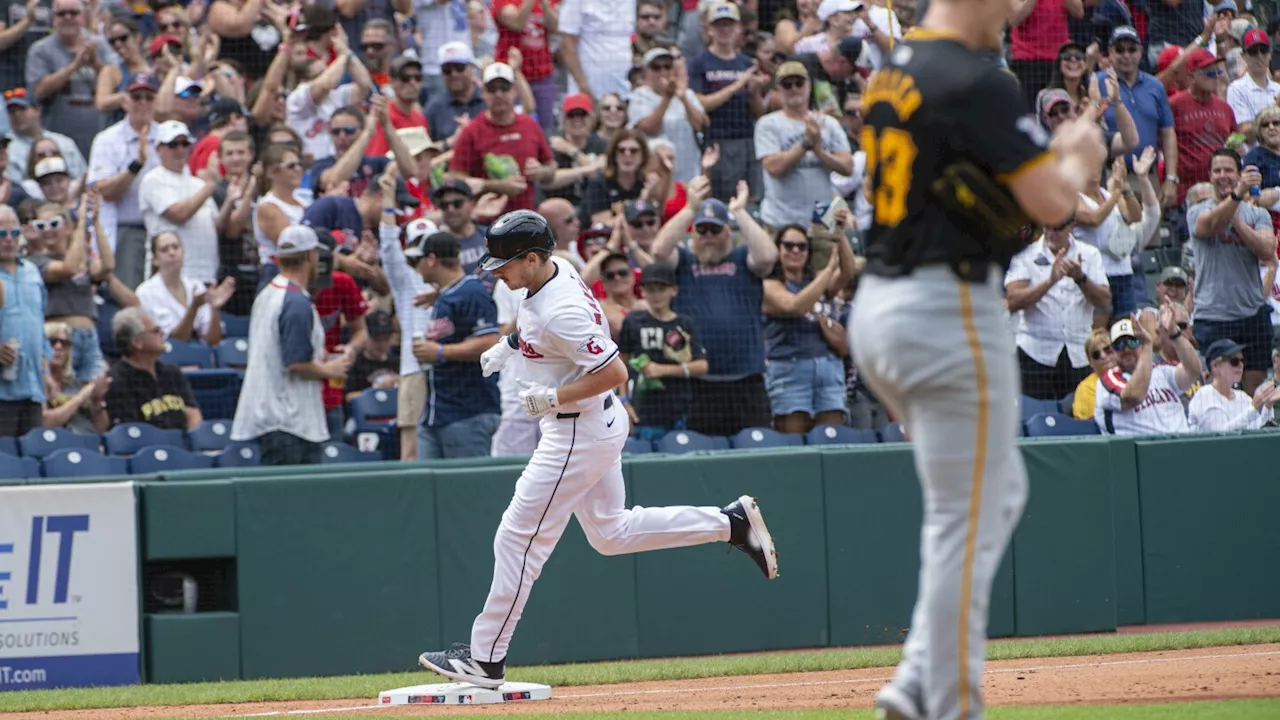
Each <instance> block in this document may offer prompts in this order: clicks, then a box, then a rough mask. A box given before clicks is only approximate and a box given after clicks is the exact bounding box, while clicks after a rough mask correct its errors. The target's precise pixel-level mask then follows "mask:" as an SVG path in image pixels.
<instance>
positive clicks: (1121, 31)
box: [1111, 25, 1142, 45]
mask: <svg viewBox="0 0 1280 720" xmlns="http://www.w3.org/2000/svg"><path fill="white" fill-rule="evenodd" d="M1121 40H1130V41H1132V42H1135V43H1138V44H1139V45H1141V44H1142V38H1140V37H1138V31H1137V30H1134V29H1133V28H1131V27H1129V26H1128V25H1120V26H1119V27H1117V28H1116V29H1115V30H1112V31H1111V44H1112V45H1115V44H1116V43H1118V42H1120V41H1121Z"/></svg>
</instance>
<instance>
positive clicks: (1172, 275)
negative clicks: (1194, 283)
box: [1156, 265, 1188, 285]
mask: <svg viewBox="0 0 1280 720" xmlns="http://www.w3.org/2000/svg"><path fill="white" fill-rule="evenodd" d="M1187 280H1188V278H1187V271H1186V270H1183V269H1182V268H1180V267H1178V266H1177V265H1170V266H1169V267H1167V268H1165V269H1164V270H1161V271H1160V278H1159V279H1158V280H1156V284H1158V285H1163V284H1165V283H1168V282H1180V283H1182V284H1183V285H1186V284H1187Z"/></svg>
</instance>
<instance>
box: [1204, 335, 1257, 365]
mask: <svg viewBox="0 0 1280 720" xmlns="http://www.w3.org/2000/svg"><path fill="white" fill-rule="evenodd" d="M1247 347H1249V346H1248V345H1241V344H1240V343H1238V342H1236V341H1235V340H1230V339H1228V338H1221V339H1218V340H1214V341H1213V342H1212V343H1209V349H1207V350H1205V351H1204V359H1205V360H1208V361H1209V362H1213V361H1214V360H1217V359H1218V358H1220V357H1226V356H1228V355H1234V354H1236V353H1238V352H1240V351H1241V350H1244V349H1245V348H1247Z"/></svg>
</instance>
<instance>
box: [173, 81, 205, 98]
mask: <svg viewBox="0 0 1280 720" xmlns="http://www.w3.org/2000/svg"><path fill="white" fill-rule="evenodd" d="M203 90H204V86H203V85H201V84H200V83H199V82H198V81H196V80H192V79H191V78H189V77H179V78H178V79H177V80H176V81H174V83H173V94H174V95H176V96H178V97H191V96H193V95H199V94H200V93H201V92H202V91H203Z"/></svg>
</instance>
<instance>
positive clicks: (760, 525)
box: [720, 495, 778, 580]
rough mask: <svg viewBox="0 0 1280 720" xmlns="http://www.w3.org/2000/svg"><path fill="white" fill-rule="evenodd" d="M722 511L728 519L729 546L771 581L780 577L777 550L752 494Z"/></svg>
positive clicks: (739, 499)
mask: <svg viewBox="0 0 1280 720" xmlns="http://www.w3.org/2000/svg"><path fill="white" fill-rule="evenodd" d="M720 512H722V513H724V514H725V515H728V516H729V544H730V545H732V546H734V547H736V548H738V549H739V550H741V551H742V552H744V553H746V554H747V556H748V557H750V558H751V559H752V560H754V561H755V563H756V565H757V566H758V567H759V568H760V572H762V573H764V576H765V577H766V578H769V579H770V580H772V579H774V578H776V577H778V550H777V548H775V547H774V546H773V536H772V535H770V534H769V528H767V527H765V525H764V516H763V515H761V514H760V505H759V503H757V502H756V499H755V498H753V497H751V496H750V495H743V496H742V497H740V498H738V499H737V500H734V501H733V502H731V503H729V504H728V505H726V506H725V507H723V508H721V510H720Z"/></svg>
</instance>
